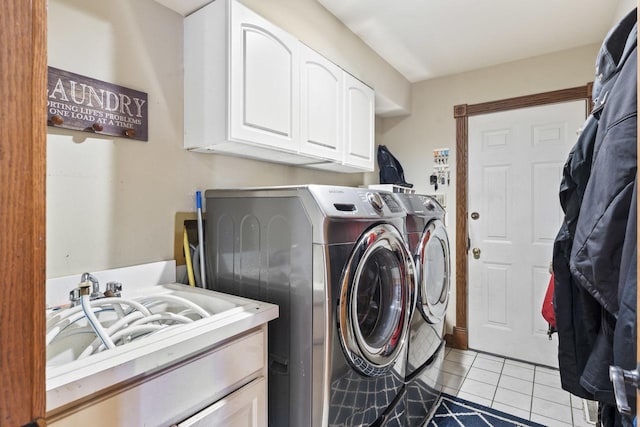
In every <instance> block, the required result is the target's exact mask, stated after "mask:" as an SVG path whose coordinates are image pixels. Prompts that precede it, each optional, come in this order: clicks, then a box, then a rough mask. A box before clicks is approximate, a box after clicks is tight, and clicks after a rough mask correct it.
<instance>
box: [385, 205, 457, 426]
mask: <svg viewBox="0 0 640 427" xmlns="http://www.w3.org/2000/svg"><path fill="white" fill-rule="evenodd" d="M394 196H395V197H396V199H397V200H398V202H399V204H400V205H402V207H403V208H404V209H405V211H406V212H407V216H406V233H407V234H406V238H407V243H408V245H409V249H410V251H411V252H412V254H413V256H414V260H415V264H416V278H417V286H416V291H417V298H416V305H415V307H414V311H413V314H412V318H411V326H410V332H409V340H408V346H407V370H406V377H405V378H406V386H407V389H406V391H407V393H406V399H407V403H406V417H407V426H422V425H423V423H424V422H425V420H426V419H427V418H428V417H429V416H430V415H431V412H432V410H433V409H434V408H435V405H436V403H437V401H438V398H439V397H440V393H441V391H442V373H441V370H442V362H443V359H444V317H445V313H446V311H447V304H448V301H449V287H450V260H449V257H450V253H449V239H448V236H447V230H446V228H445V224H444V219H445V210H444V208H443V207H442V206H441V205H440V204H439V203H438V202H437V201H436V200H435V199H433V198H431V197H429V196H423V195H418V194H408V193H395V194H394Z"/></svg>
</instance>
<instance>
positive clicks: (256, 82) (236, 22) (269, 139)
mask: <svg viewBox="0 0 640 427" xmlns="http://www.w3.org/2000/svg"><path fill="white" fill-rule="evenodd" d="M298 46H299V44H298V40H296V39H295V38H293V37H292V36H291V35H289V34H288V33H286V32H285V31H283V30H281V29H280V28H278V27H276V26H275V25H273V24H271V23H270V22H268V21H267V20H265V19H263V18H262V17H260V16H258V15H256V14H255V13H254V12H252V11H250V10H249V9H247V8H246V7H244V6H242V5H241V4H239V3H237V2H231V52H230V53H231V67H230V70H229V77H230V80H231V95H230V100H231V112H230V114H231V117H230V121H231V137H232V138H236V139H240V140H245V141H250V142H258V143H260V144H263V145H269V146H273V147H277V148H280V149H283V150H287V151H292V152H297V151H298V149H299V144H300V143H299V141H300V137H299V121H298V118H297V114H298V110H299V108H300V107H299V102H300V93H299V88H300V81H299V79H300V70H299V64H300V60H299V58H298Z"/></svg>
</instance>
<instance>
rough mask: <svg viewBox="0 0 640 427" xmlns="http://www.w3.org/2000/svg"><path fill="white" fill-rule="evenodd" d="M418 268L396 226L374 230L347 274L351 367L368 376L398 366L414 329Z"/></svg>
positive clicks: (344, 330) (344, 336)
mask: <svg viewBox="0 0 640 427" xmlns="http://www.w3.org/2000/svg"><path fill="white" fill-rule="evenodd" d="M414 286H415V267H414V264H413V261H412V257H411V254H410V253H409V251H408V250H407V248H406V246H405V244H404V241H403V239H402V236H401V235H400V233H399V232H398V230H397V229H396V228H395V227H393V226H392V225H388V224H381V225H377V226H375V227H373V228H371V229H369V230H368V231H367V232H366V233H364V235H363V236H362V237H361V238H360V240H359V241H358V243H357V245H356V246H355V248H354V250H353V252H352V254H351V256H350V258H349V261H348V263H347V264H346V266H345V268H344V271H343V273H342V281H341V291H340V300H339V303H338V308H337V309H338V317H339V319H338V322H339V335H340V340H341V343H342V347H343V349H344V351H345V353H346V355H347V358H348V360H349V361H350V362H351V364H352V365H353V366H354V367H355V368H356V369H357V370H359V371H360V373H362V374H364V375H368V376H379V375H383V374H384V373H386V372H387V371H388V370H389V369H391V368H392V366H393V363H394V362H395V360H396V359H397V358H398V356H399V355H400V353H401V351H402V349H403V347H404V344H405V340H406V336H407V331H408V328H409V320H410V319H409V317H410V310H411V307H412V305H413V303H415V301H412V300H411V298H412V296H413V295H414V292H412V289H413V287H414Z"/></svg>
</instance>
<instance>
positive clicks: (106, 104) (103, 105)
mask: <svg viewBox="0 0 640 427" xmlns="http://www.w3.org/2000/svg"><path fill="white" fill-rule="evenodd" d="M48 77H49V78H48V83H47V124H48V125H49V126H55V127H60V128H65V129H73V130H80V131H85V132H92V133H98V134H103V135H111V136H122V137H126V138H131V139H137V140H140V141H147V140H148V130H147V127H148V113H147V94H146V93H144V92H140V91H137V90H134V89H129V88H126V87H123V86H118V85H115V84H112V83H107V82H103V81H100V80H96V79H92V78H90V77H85V76H81V75H79V74H74V73H70V72H69V71H63V70H59V69H57V68H53V67H49V76H48Z"/></svg>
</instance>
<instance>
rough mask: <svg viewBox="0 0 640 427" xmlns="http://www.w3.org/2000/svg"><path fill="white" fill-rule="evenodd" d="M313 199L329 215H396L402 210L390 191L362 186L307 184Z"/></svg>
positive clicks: (401, 212)
mask: <svg viewBox="0 0 640 427" xmlns="http://www.w3.org/2000/svg"><path fill="white" fill-rule="evenodd" d="M309 189H310V190H311V192H312V194H313V196H314V199H315V200H316V202H317V203H318V204H319V205H320V207H321V208H322V210H323V211H324V212H325V214H326V215H327V216H330V217H348V218H354V217H360V218H371V217H381V216H382V217H398V216H404V215H405V213H404V210H403V209H402V207H401V206H400V204H399V203H398V202H397V201H396V200H395V199H394V198H393V195H392V194H391V193H387V192H384V191H377V190H368V189H364V188H352V187H328V186H309Z"/></svg>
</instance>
